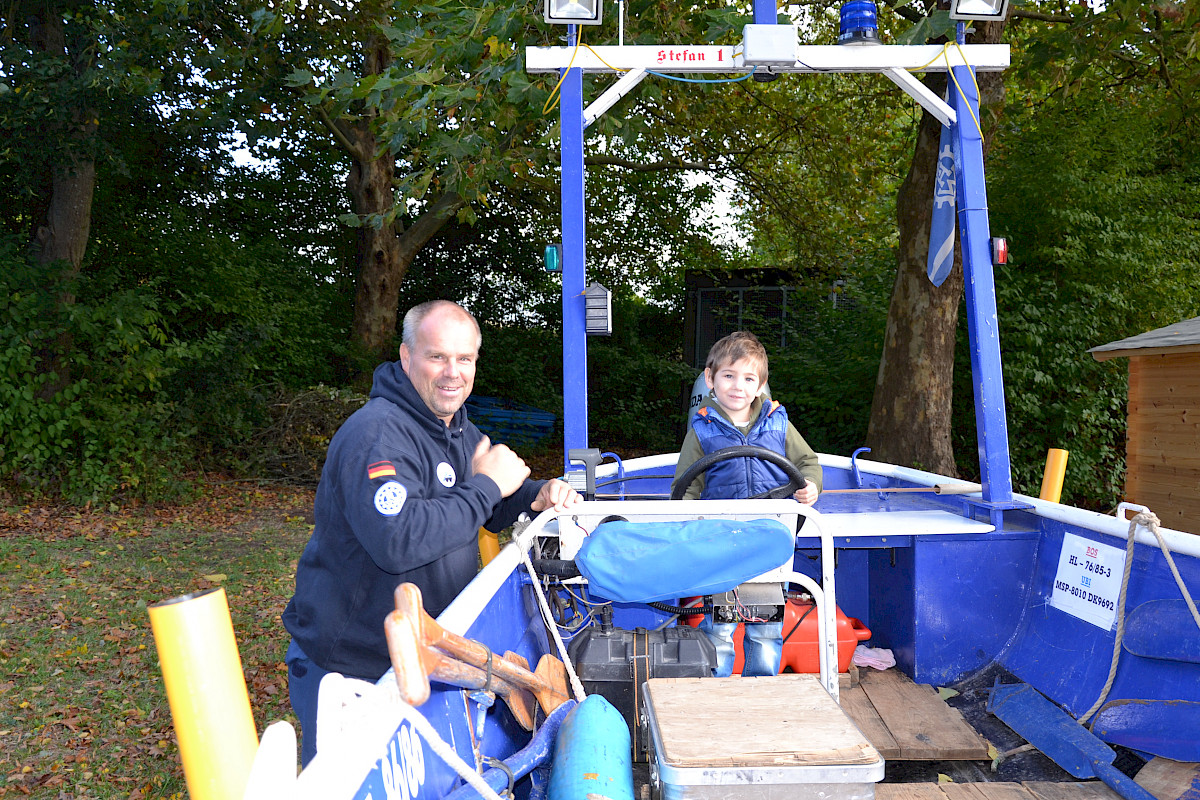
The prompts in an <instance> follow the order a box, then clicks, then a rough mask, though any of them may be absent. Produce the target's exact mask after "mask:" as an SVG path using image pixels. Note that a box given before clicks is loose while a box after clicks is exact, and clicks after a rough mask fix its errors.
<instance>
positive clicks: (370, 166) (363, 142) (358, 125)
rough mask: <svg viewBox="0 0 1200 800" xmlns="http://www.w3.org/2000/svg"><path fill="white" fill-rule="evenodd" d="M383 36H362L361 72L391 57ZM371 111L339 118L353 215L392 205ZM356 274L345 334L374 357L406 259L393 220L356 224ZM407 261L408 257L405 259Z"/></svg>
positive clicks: (391, 162) (375, 70)
mask: <svg viewBox="0 0 1200 800" xmlns="http://www.w3.org/2000/svg"><path fill="white" fill-rule="evenodd" d="M391 60H392V57H391V52H390V51H389V49H388V41H387V38H386V37H384V36H382V35H380V34H378V33H376V34H372V35H370V36H368V37H367V41H366V43H365V47H364V58H363V76H364V77H365V76H368V75H379V74H380V73H382V72H383V71H384V70H385V69H387V67H388V65H389V64H390V63H391ZM374 123H375V113H374V111H373V110H372V111H371V112H370V113H363V114H362V115H360V116H359V117H358V118H357V119H356V120H355V121H354V122H353V123H345V122H339V124H338V128H339V130H340V132H341V133H342V134H343V135H344V136H345V137H346V139H347V140H348V148H347V149H349V151H350V155H351V158H352V159H353V163H352V164H351V166H350V175H349V176H348V177H347V179H346V186H347V188H348V189H349V190H350V205H351V208H352V209H353V210H354V213H355V214H357V215H359V218H360V219H362V218H364V217H367V216H370V215H378V216H377V218H380V217H381V218H383V219H384V220H386V219H388V217H389V215H390V214H391V213H392V209H393V206H394V205H395V189H394V187H393V186H392V181H393V178H394V177H395V172H396V158H395V156H394V155H393V154H392V153H391V152H390V151H389V150H386V149H385V150H383V151H382V152H380V151H379V142H378V140H377V139H376V136H375V129H374ZM356 261H357V267H358V280H357V286H356V288H355V295H354V321H353V324H352V327H351V338H352V340H353V341H354V342H355V343H356V344H357V345H358V346H359V347H360V348H362V350H363V351H364V352H365V353H367V354H370V355H371V356H374V357H377V358H380V359H382V358H386V357H388V355H389V354H388V352H387V351H388V350H389V349H390V346H391V343H392V339H393V338H394V336H395V333H396V305H397V303H398V302H399V297H400V282H401V281H403V280H404V273H405V272H406V271H407V270H408V264H409V262H404V263H401V259H400V238H399V236H398V235H397V233H396V228H395V226H394V225H391V224H387V223H386V222H385V223H384V224H383V225H379V224H371V223H370V222H364V224H361V225H360V226H359V228H358V247H357V251H356ZM410 261H411V259H410Z"/></svg>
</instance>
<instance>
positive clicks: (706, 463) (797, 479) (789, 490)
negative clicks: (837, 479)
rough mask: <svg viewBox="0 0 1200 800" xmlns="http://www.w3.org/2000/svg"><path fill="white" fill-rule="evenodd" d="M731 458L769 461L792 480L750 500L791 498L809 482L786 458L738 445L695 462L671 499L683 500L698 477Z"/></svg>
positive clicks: (676, 485) (760, 449) (676, 486)
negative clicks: (714, 465)
mask: <svg viewBox="0 0 1200 800" xmlns="http://www.w3.org/2000/svg"><path fill="white" fill-rule="evenodd" d="M731 458H758V459H761V460H763V461H769V462H770V463H772V464H774V465H775V466H777V467H779V468H780V469H782V470H783V471H784V472H786V473H787V476H788V478H789V479H790V480H789V481H788V482H787V483H785V484H784V485H783V486H776V487H775V488H774V489H771V490H769V491H766V492H762V493H760V494H756V495H754V496H753V497H752V498H750V499H751V500H761V499H763V498H769V499H772V500H778V499H780V498H784V497H791V496H792V495H793V494H795V493H796V490H797V489H799V488H800V487H801V486H803V485H804V482H805V481H806V480H807V478H805V477H804V475H803V474H801V472H800V470H799V469H797V468H796V465H795V464H793V463H792V462H791V461H788V460H787V458H786V457H784V456H782V455H780V454H779V453H776V452H775V451H774V450H768V449H767V448H765V447H759V446H758V445H753V444H738V445H734V446H733V447H724V448H722V449H720V450H717V451H716V452H715V453H709V454H708V455H706V456H704V457H703V458H699V459H697V460H696V461H695V462H693V463H692V465H691V466H690V467H688V468H687V469H686V470H684V472H683V474H682V475H680V476H679V480H678V481H676V483H675V488H673V489H672V490H671V499H672V500H682V499H683V495H684V493H685V492H687V490H688V489H689V488H691V485H692V483H694V482H695V480H696V478H697V477H698V476H700V475H702V474H703V473H705V472H706V471H708V468H709V467H711V466H712V465H713V464H716V463H717V462H719V461H728V460H729V459H731Z"/></svg>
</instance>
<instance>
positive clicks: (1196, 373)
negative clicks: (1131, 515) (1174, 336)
mask: <svg viewBox="0 0 1200 800" xmlns="http://www.w3.org/2000/svg"><path fill="white" fill-rule="evenodd" d="M1125 499H1126V500H1127V501H1129V502H1132V503H1140V504H1141V505H1144V506H1146V507H1148V508H1149V509H1150V510H1151V511H1153V512H1154V513H1155V514H1157V515H1158V518H1159V520H1161V522H1162V524H1163V525H1164V526H1166V527H1168V528H1174V529H1176V530H1181V531H1187V532H1189V533H1196V534H1200V353H1171V354H1164V355H1150V356H1131V357H1130V359H1129V428H1128V434H1127V436H1126V465H1125Z"/></svg>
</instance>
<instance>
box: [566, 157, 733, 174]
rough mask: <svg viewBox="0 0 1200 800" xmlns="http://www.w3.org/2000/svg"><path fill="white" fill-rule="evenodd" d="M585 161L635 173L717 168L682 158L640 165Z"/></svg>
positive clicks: (624, 160)
mask: <svg viewBox="0 0 1200 800" xmlns="http://www.w3.org/2000/svg"><path fill="white" fill-rule="evenodd" d="M583 161H584V163H585V164H588V165H591V166H605V167H624V168H625V169H629V170H633V171H635V172H656V171H659V170H665V169H681V170H696V171H699V172H711V171H712V170H714V169H716V168H717V165H716V164H714V163H713V162H711V161H684V160H683V159H682V158H664V159H660V160H658V161H652V162H650V163H649V164H640V163H638V162H637V161H630V160H629V159H627V158H617V157H616V156H588V157H587V158H585V159H584V160H583Z"/></svg>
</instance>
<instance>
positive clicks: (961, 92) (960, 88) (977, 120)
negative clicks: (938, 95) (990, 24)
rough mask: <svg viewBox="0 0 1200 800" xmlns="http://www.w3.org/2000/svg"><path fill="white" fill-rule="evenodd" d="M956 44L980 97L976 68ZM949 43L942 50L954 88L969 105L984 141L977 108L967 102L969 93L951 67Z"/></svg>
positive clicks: (968, 109) (976, 92) (980, 137)
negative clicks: (976, 113) (974, 68)
mask: <svg viewBox="0 0 1200 800" xmlns="http://www.w3.org/2000/svg"><path fill="white" fill-rule="evenodd" d="M954 46H955V47H956V48H957V49H958V54H959V56H961V57H962V60H963V64H966V66H967V70H968V71H969V72H970V73H971V82H972V83H974V84H975V97H976V98H978V97H979V81H977V80H976V79H975V70H973V69H971V65H970V64H968V63H967V56H966V54H965V53H963V51H962V48H961V47H959V46H958V43H957V42H955V43H954ZM948 50H949V43H947V46H946V47H944V48H942V52H943V53H946V72H947V73H948V74H949V75H950V80H952V81H954V88H956V89H958V93H959V94H960V95H961V96H962V99H963V105H965V106H966V107H967V111H969V112H971V121H972V122H974V123H975V130H977V131H979V141H981V142H982V141H983V127H982V126H981V125H980V124H979V118H978V117H976V116H975V109H973V108H971V104H970V103H969V102H966V100H967V93H966V92H964V91H963V88H962V86H960V85H959V84H958V78H956V77H954V70H953V69H951V68H950V55H949V53H948Z"/></svg>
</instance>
